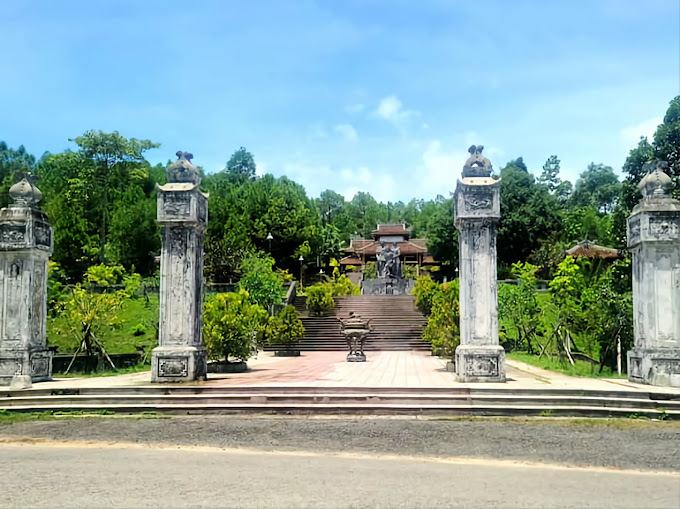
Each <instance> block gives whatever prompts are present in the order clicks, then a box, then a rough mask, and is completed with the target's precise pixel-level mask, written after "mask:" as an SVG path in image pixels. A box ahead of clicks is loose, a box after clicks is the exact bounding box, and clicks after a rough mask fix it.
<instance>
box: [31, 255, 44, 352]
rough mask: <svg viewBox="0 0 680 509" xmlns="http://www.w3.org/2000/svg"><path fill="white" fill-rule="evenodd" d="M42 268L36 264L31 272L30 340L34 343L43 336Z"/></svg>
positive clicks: (39, 340) (38, 342) (39, 341)
mask: <svg viewBox="0 0 680 509" xmlns="http://www.w3.org/2000/svg"><path fill="white" fill-rule="evenodd" d="M44 276H45V275H44V272H43V268H42V267H40V265H39V264H38V265H37V266H36V267H35V270H34V272H33V288H32V291H33V302H32V304H33V305H32V309H31V310H32V312H33V313H32V314H33V316H32V319H33V324H32V325H33V334H32V335H31V342H32V343H33V344H34V345H37V344H40V343H41V342H42V341H43V338H45V331H44V330H43V329H44V326H45V325H44V320H45V315H44V312H43V307H44V306H43V299H44V296H45V292H46V288H45V277H44Z"/></svg>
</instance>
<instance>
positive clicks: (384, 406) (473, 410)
mask: <svg viewBox="0 0 680 509" xmlns="http://www.w3.org/2000/svg"><path fill="white" fill-rule="evenodd" d="M0 409H3V410H13V411H26V412H28V411H31V412H36V411H73V410H84V411H86V410H103V409H107V410H113V411H117V412H141V411H158V412H174V413H179V412H181V413H214V412H230V411H256V412H262V411H265V412H271V411H274V412H290V411H294V412H303V413H309V412H311V413H344V412H349V413H354V412H362V413H408V414H413V413H416V414H427V413H431V414H446V415H546V414H548V415H555V416H628V415H631V414H637V415H647V416H650V417H664V416H665V417H671V418H680V395H678V394H668V393H653V392H649V393H646V392H641V393H634V392H623V391H588V390H559V389H558V390H555V389H523V390H521V389H472V388H466V387H451V388H450V389H448V388H447V389H402V388H350V387H338V388H298V387H280V388H256V387H250V388H247V387H242V388H237V387H234V388H226V387H196V386H194V387H191V386H188V387H167V386H162V387H159V386H140V387H125V388H115V389H113V388H101V389H95V388H92V389H87V388H83V389H73V390H41V389H29V390H24V391H12V390H2V391H0Z"/></svg>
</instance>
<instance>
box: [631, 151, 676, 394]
mask: <svg viewBox="0 0 680 509" xmlns="http://www.w3.org/2000/svg"><path fill="white" fill-rule="evenodd" d="M666 166H667V163H665V162H659V163H657V164H656V168H655V169H654V170H653V171H650V172H649V173H648V174H647V175H646V176H645V178H643V179H642V181H641V182H640V184H638V188H639V189H640V191H641V192H642V200H640V203H638V204H637V205H636V206H635V208H634V209H633V213H632V214H631V215H630V217H629V218H628V248H629V249H630V250H631V251H632V253H633V323H634V328H635V347H634V348H633V349H632V350H629V351H628V380H630V381H631V382H639V383H644V384H651V385H663V386H672V387H680V202H679V201H678V200H674V199H673V198H672V197H671V189H672V187H673V183H672V181H671V178H670V177H669V176H668V175H666V174H665V173H664V172H663V168H664V167H666Z"/></svg>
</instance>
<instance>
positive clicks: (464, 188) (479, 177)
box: [454, 145, 501, 229]
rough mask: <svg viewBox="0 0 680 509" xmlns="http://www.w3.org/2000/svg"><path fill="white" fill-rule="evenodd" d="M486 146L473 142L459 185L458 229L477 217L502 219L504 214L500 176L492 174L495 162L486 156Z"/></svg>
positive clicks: (457, 196)
mask: <svg viewBox="0 0 680 509" xmlns="http://www.w3.org/2000/svg"><path fill="white" fill-rule="evenodd" d="M483 149H484V147H483V146H481V145H478V146H475V145H472V146H471V147H470V149H469V150H468V151H469V152H470V158H469V159H468V160H467V161H466V163H465V166H464V167H463V178H462V179H461V180H459V181H458V185H457V186H456V192H455V195H454V196H455V198H454V204H455V217H456V219H455V221H456V228H458V229H460V228H461V224H462V222H465V221H468V220H476V219H491V220H495V221H498V220H499V219H500V217H501V204H500V186H501V181H500V179H494V178H492V177H491V169H492V166H491V162H490V161H489V160H488V159H487V158H486V157H484V156H482V150H483Z"/></svg>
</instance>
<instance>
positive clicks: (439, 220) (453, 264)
mask: <svg viewBox="0 0 680 509" xmlns="http://www.w3.org/2000/svg"><path fill="white" fill-rule="evenodd" d="M426 235H427V250H428V253H429V254H430V255H431V256H432V257H433V258H434V259H435V260H438V261H439V262H441V264H442V266H443V270H444V274H445V275H447V276H449V277H451V276H453V275H454V271H455V269H456V268H457V267H458V230H457V229H456V226H455V224H454V215H453V200H451V199H448V200H442V201H441V202H439V203H437V204H436V208H435V209H434V210H433V212H432V215H431V216H430V217H429V220H428V222H427V228H426Z"/></svg>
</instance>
